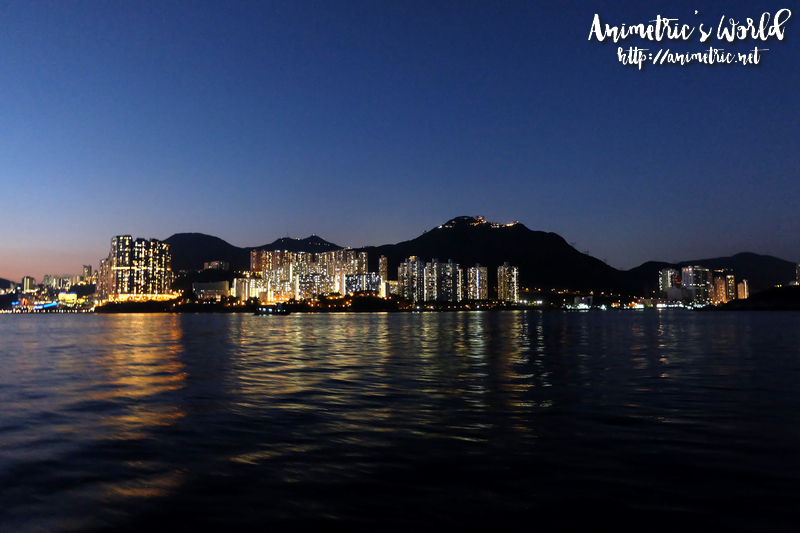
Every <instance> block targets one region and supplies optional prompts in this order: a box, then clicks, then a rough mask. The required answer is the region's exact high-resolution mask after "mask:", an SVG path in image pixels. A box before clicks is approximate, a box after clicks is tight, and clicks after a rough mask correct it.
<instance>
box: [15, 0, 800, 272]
mask: <svg viewBox="0 0 800 533" xmlns="http://www.w3.org/2000/svg"><path fill="white" fill-rule="evenodd" d="M550 4H557V5H555V6H554V5H550ZM784 8H788V9H792V15H791V17H790V18H789V19H788V21H787V22H786V23H785V24H784V25H783V26H782V29H783V32H784V38H783V40H778V39H777V38H776V37H772V38H770V39H769V40H768V41H766V42H762V41H757V40H753V39H752V38H747V39H745V40H743V41H737V42H735V43H728V42H727V41H719V40H718V39H717V37H716V29H717V26H718V25H719V23H720V20H721V19H723V17H724V20H728V19H730V18H734V19H735V20H738V21H740V22H745V21H746V19H747V18H748V17H750V18H752V19H754V20H755V24H756V25H758V22H759V20H760V18H761V16H762V14H763V13H765V12H768V13H770V14H771V15H772V16H773V17H774V15H775V13H777V12H778V11H779V10H781V9H784ZM793 8H796V9H793ZM695 11H697V13H695ZM595 14H598V15H599V16H600V19H601V21H602V23H603V24H610V25H615V26H620V25H621V24H623V23H625V24H626V25H631V24H640V23H643V24H648V23H649V21H653V20H655V19H656V17H657V16H658V15H660V16H661V17H666V18H674V19H678V20H679V23H681V24H684V23H685V24H687V25H689V26H691V27H697V26H699V24H701V23H702V24H704V29H706V30H707V29H709V28H712V29H714V32H713V35H712V36H711V37H710V39H709V41H708V42H706V43H701V42H700V41H699V31H697V30H695V32H694V34H693V35H692V36H691V37H690V38H689V39H688V40H680V39H678V40H668V39H664V40H662V41H660V42H656V41H646V40H643V39H640V38H639V37H635V36H634V37H629V38H628V39H626V40H624V41H620V42H619V43H616V44H615V43H613V42H609V41H610V39H606V40H605V41H604V42H602V43H601V42H599V41H598V40H597V39H589V37H590V32H591V28H592V22H593V19H594V16H595ZM798 19H800V4H797V3H793V2H790V1H788V0H780V1H774V2H772V1H771V2H756V1H747V2H733V1H724V2H710V1H705V0H697V1H694V2H682V1H681V2H679V1H669V2H638V1H636V2H588V1H586V2H568V1H565V2H557V3H555V2H543V1H533V0H530V1H511V0H508V1H503V0H501V1H496V2H495V1H493V2H489V1H483V2H477V1H469V0H464V1H452V2H441V1H415V0H402V1H397V2H392V1H389V0H385V1H384V0H381V1H372V0H369V1H366V0H365V1H361V0H347V1H344V0H343V1H319V2H308V1H303V0H292V1H277V0H274V1H271V0H264V1H259V2H247V1H244V0H240V1H236V2H221V1H220V2H205V1H178V2H170V1H164V0H159V1H154V2H145V1H141V2H137V1H131V2H121V1H119V2H117V1H62V0H59V1H49V2H40V1H36V0H24V1H18V0H3V1H0V198H2V209H0V228H1V229H0V277H3V278H6V279H11V280H13V281H19V280H20V279H21V278H22V277H23V276H26V275H30V276H34V277H35V278H37V281H41V278H42V276H43V275H44V274H54V275H76V274H79V273H80V272H81V266H82V265H84V264H91V265H93V267H95V268H96V267H97V265H98V263H99V260H100V258H101V257H105V256H106V255H107V254H108V250H109V245H110V240H111V238H112V237H113V236H114V235H121V234H129V235H133V236H134V237H144V238H158V239H165V238H167V237H169V236H170V235H172V234H175V233H180V232H201V233H206V234H210V235H215V236H217V237H220V238H222V239H225V240H226V241H228V242H230V243H231V244H234V245H236V246H258V245H262V244H266V243H269V242H272V241H273V240H275V239H277V238H279V237H285V236H287V235H288V236H291V237H306V236H309V235H311V234H316V235H319V236H321V237H323V238H324V239H326V240H328V241H331V242H334V243H336V244H339V245H341V246H351V247H360V246H367V245H381V244H387V243H395V242H400V241H403V240H408V239H412V238H414V237H416V236H418V235H419V234H421V233H422V232H423V231H424V230H428V229H430V228H432V227H435V226H437V225H439V224H442V223H444V222H445V221H447V220H449V219H451V218H454V217H456V216H461V215H473V216H474V215H483V216H485V217H486V219H487V220H492V221H497V222H503V223H505V222H511V221H514V220H517V221H520V222H522V223H523V224H525V225H526V226H527V227H528V228H530V229H533V230H540V231H548V232H555V233H558V234H559V235H561V236H562V237H564V239H565V240H566V241H567V242H570V243H575V244H574V245H575V246H576V247H577V248H578V249H579V250H580V251H588V252H589V253H590V254H591V255H593V256H595V257H598V258H600V259H604V260H606V261H607V262H608V263H609V264H610V265H611V266H614V267H616V268H622V269H629V268H633V267H635V266H638V265H639V264H641V263H643V262H645V261H649V260H662V261H683V260H691V259H700V258H708V257H717V256H726V255H733V254H735V253H739V252H744V251H750V252H756V253H762V254H769V255H774V256H777V257H780V258H783V259H786V260H790V261H795V262H800V216H798V207H800V120H798V118H799V117H800V93H799V92H798V90H797V88H798V87H799V86H800V68H798V67H800V21H798ZM620 46H622V47H624V49H625V50H627V49H628V48H630V47H634V46H635V47H639V48H647V49H648V50H649V51H650V52H648V53H655V52H657V51H658V50H663V51H664V52H666V50H667V49H669V50H671V51H673V52H684V53H685V52H692V53H694V52H702V51H705V50H707V49H708V48H709V47H710V46H712V47H715V48H723V49H725V50H726V51H728V52H746V51H750V50H752V49H753V48H754V47H755V46H758V47H759V48H760V49H763V48H767V49H768V50H767V51H764V52H763V53H762V54H761V62H760V64H759V65H749V66H744V65H741V64H731V65H702V64H690V65H674V64H673V65H670V64H661V65H653V64H645V65H644V67H643V68H642V69H641V70H640V69H638V68H637V66H636V65H624V64H622V63H621V62H620V61H619V59H618V47H620Z"/></svg>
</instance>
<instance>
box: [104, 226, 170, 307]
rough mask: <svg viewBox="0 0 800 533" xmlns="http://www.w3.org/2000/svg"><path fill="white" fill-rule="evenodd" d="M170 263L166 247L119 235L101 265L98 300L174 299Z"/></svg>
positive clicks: (166, 245)
mask: <svg viewBox="0 0 800 533" xmlns="http://www.w3.org/2000/svg"><path fill="white" fill-rule="evenodd" d="M170 263H171V255H170V251H169V245H168V244H166V243H164V242H161V241H159V240H157V239H151V240H147V239H135V240H134V239H133V237H131V236H130V235H118V236H116V237H114V238H113V239H111V251H110V252H109V254H108V257H107V258H106V259H104V260H101V262H100V268H101V270H100V274H99V276H98V285H99V286H98V291H101V292H100V296H101V298H105V299H108V300H111V301H127V300H163V299H168V298H170V297H172V296H173V295H172V293H171V286H172V270H171V267H170Z"/></svg>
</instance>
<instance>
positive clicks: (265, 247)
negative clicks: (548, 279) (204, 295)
mask: <svg viewBox="0 0 800 533" xmlns="http://www.w3.org/2000/svg"><path fill="white" fill-rule="evenodd" d="M460 218H463V217H460ZM467 218H472V217H467ZM477 220H480V221H481V223H485V224H487V225H491V226H495V227H499V226H503V225H514V224H517V223H519V221H513V222H510V223H508V224H502V223H498V222H492V221H486V220H485V217H483V216H477ZM437 227H439V228H441V227H443V226H442V225H439V226H437ZM431 229H433V228H431ZM427 231H428V230H423V232H422V234H421V235H423V234H425V233H427ZM421 235H417V236H415V237H420V236H421ZM172 236H174V235H172ZM119 237H120V235H117V236H113V237H111V238H110V239H109V241H110V243H111V246H112V249H113V248H114V246H115V241H116V240H117V239H118V238H119ZM125 237H130V235H125ZM209 237H215V236H213V235H209ZM309 237H318V238H321V239H322V240H324V241H326V242H330V241H327V239H325V238H324V237H323V236H321V235H317V234H313V235H310V236H309ZM283 238H285V237H278V238H277V239H275V240H274V242H277V241H280V240H281V239H283ZM291 238H292V239H297V240H302V239H301V238H295V237H291ZM306 238H308V237H306ZM137 240H140V241H149V240H152V241H153V242H159V241H162V239H157V238H155V237H146V238H142V237H139V238H137ZM408 240H411V239H404V241H408ZM404 241H401V242H404ZM226 242H227V241H226ZM228 244H230V243H228ZM331 244H333V245H336V246H338V244H337V243H331ZM387 244H388V243H387ZM395 244H397V243H395ZM570 244H571V245H573V244H574V243H570ZM107 248H108V245H106V249H107ZM248 248H253V249H254V250H253V252H252V253H253V254H255V253H256V252H258V253H259V254H261V253H266V252H271V251H273V248H271V247H270V244H269V243H263V244H260V245H256V246H251V247H248ZM367 248H374V247H373V246H367ZM341 249H342V250H358V248H351V247H348V246H343V247H341ZM274 251H275V252H280V249H279V248H275V249H274ZM748 252H749V251H748ZM361 253H362V254H363V253H364V252H361ZM737 253H742V252H737ZM733 255H736V254H731V256H733ZM760 255H767V256H769V254H760ZM771 257H775V256H771ZM431 259H433V260H434V261H435V260H436V258H435V257H432V258H431ZM708 259H713V258H712V257H711V256H705V257H702V258H700V257H697V258H691V259H685V260H681V261H665V262H666V263H674V264H677V263H686V262H698V261H700V262H702V261H703V260H708ZM777 259H782V260H786V261H790V262H794V261H792V260H791V259H785V258H782V257H777ZM104 261H106V259H105V258H104V257H100V258H99V259H94V260H88V259H87V260H85V261H83V262H82V265H81V270H82V272H83V274H84V275H85V274H86V269H87V268H89V269H92V268H94V269H95V270H97V271H98V272H99V271H100V270H101V269H102V268H103V262H104ZM649 261H653V260H647V261H645V262H649ZM798 265H799V266H800V263H798ZM638 266H640V265H635V266H634V267H632V268H635V267H638ZM206 268H217V266H209V265H206ZM251 270H252V268H251ZM619 270H621V271H624V270H623V269H619ZM627 270H629V269H627ZM44 272H45V273H44V274H42V275H41V276H36V275H32V274H30V273H28V274H25V275H23V276H20V278H19V279H14V278H10V277H5V276H2V275H0V278H2V279H7V280H9V281H11V282H14V283H17V284H19V283H24V279H26V278H32V279H34V280H36V283H43V282H44V281H45V280H46V279H47V278H54V279H55V278H61V279H63V280H67V279H74V278H78V277H80V275H79V274H75V273H73V272H56V271H54V270H53V269H52V268H47V267H44Z"/></svg>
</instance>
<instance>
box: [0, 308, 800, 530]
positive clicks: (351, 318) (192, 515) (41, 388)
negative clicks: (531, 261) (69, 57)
mask: <svg viewBox="0 0 800 533" xmlns="http://www.w3.org/2000/svg"><path fill="white" fill-rule="evenodd" d="M799 326H800V314H798V313H767V312H763V313H698V312H694V313H693V312H686V311H679V310H678V311H669V312H657V311H652V312H649V311H648V312H606V313H601V312H590V313H561V312H552V313H542V312H502V313H442V314H434V313H431V314H346V315H345V314H315V315H304V314H294V315H290V316H283V317H255V316H249V315H61V316H59V315H39V316H20V315H4V316H0V407H2V410H1V411H0V530H2V531H73V530H80V531H141V530H142V529H147V528H150V529H152V528H158V529H161V528H164V527H173V528H177V529H179V530H214V531H218V530H242V529H245V530H249V529H258V530H265V529H269V530H278V531H284V530H285V531H294V530H297V529H299V528H309V527H311V528H317V529H325V530H328V529H331V528H334V527H340V528H342V529H344V530H361V531H385V530H393V531H401V530H402V531H407V530H440V529H445V528H446V529H451V528H459V529H473V528H474V529H502V528H506V527H510V526H515V527H525V528H526V530H529V529H539V530H546V531H549V530H565V531H568V530H585V529H588V528H592V529H597V528H599V527H611V528H613V529H615V530H626V531H633V530H636V531H675V530H683V531H686V530H690V531H700V530H703V531H706V530H709V529H711V528H713V529H714V530H725V531H795V530H796V529H797V525H798V524H800V520H799V519H800V516H798V515H799V514H800V513H798V509H800V460H798V452H800V429H799V428H798V422H799V421H800V420H798V419H799V418H800V327H799Z"/></svg>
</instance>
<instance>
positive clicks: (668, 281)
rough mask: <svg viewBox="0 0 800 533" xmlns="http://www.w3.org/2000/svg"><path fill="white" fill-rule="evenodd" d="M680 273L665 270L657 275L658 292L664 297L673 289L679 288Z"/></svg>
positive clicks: (668, 269) (672, 269)
mask: <svg viewBox="0 0 800 533" xmlns="http://www.w3.org/2000/svg"><path fill="white" fill-rule="evenodd" d="M679 279H680V272H678V271H677V270H675V269H674V268H665V269H663V270H661V271H660V272H659V273H658V290H659V292H660V293H661V294H662V295H665V294H667V293H668V292H669V290H670V289H671V288H673V287H679V286H680V282H679V281H678V280H679Z"/></svg>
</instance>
